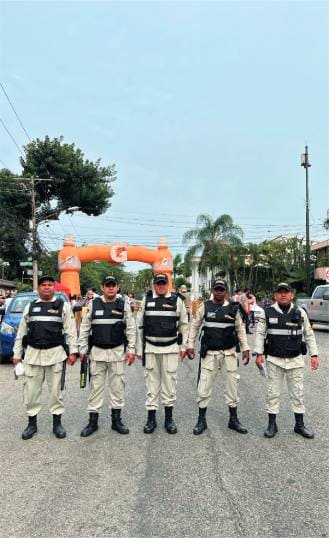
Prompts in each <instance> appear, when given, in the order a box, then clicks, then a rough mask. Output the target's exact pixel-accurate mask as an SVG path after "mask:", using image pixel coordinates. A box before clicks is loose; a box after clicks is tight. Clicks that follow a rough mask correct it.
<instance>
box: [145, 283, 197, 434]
mask: <svg viewBox="0 0 329 538" xmlns="http://www.w3.org/2000/svg"><path fill="white" fill-rule="evenodd" d="M153 286H154V291H151V290H150V291H149V292H148V293H147V294H146V297H145V298H144V299H143V302H142V306H141V309H140V311H139V312H138V315H137V327H138V338H137V341H138V344H137V355H138V356H139V357H141V355H142V353H143V351H142V348H143V341H144V343H145V354H144V356H145V373H144V376H145V383H146V390H147V396H146V404H145V405H146V409H147V411H148V414H147V422H146V424H145V426H144V433H153V431H154V430H155V428H156V426H157V422H156V411H157V409H158V408H159V398H160V396H161V401H162V404H163V405H164V407H165V428H166V430H167V432H168V433H170V434H175V433H177V426H176V423H175V421H174V419H173V414H172V413H173V406H174V404H175V402H176V383H177V368H178V359H179V356H181V359H182V360H183V358H184V356H185V346H186V340H187V332H188V319H187V313H186V309H185V306H184V302H183V301H182V299H181V298H180V297H178V296H177V295H176V294H174V293H171V292H170V291H169V283H168V277H167V275H166V274H163V273H158V274H156V275H154V278H153ZM178 333H180V334H181V342H180V343H178Z"/></svg>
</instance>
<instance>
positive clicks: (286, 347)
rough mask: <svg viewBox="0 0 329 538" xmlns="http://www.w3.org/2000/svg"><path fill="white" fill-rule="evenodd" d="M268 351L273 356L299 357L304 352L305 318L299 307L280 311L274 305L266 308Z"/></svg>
mask: <svg viewBox="0 0 329 538" xmlns="http://www.w3.org/2000/svg"><path fill="white" fill-rule="evenodd" d="M265 317H266V325H267V338H266V352H267V354H268V355H272V356H273V357H287V358H294V357H298V355H300V354H301V353H302V340H303V318H302V313H301V311H300V310H299V309H297V308H292V310H290V312H286V313H280V312H278V311H277V310H275V308H273V306H270V307H268V308H266V310H265Z"/></svg>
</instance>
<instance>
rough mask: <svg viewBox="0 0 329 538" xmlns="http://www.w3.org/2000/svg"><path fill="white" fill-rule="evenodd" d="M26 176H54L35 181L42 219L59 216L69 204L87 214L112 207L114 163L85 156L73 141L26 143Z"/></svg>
mask: <svg viewBox="0 0 329 538" xmlns="http://www.w3.org/2000/svg"><path fill="white" fill-rule="evenodd" d="M21 165H22V168H23V176H29V177H32V176H34V177H39V178H44V179H51V180H52V181H40V182H37V183H36V191H37V195H38V205H39V207H40V210H39V218H49V219H52V218H57V217H58V215H59V213H60V212H61V211H65V209H67V208H69V207H73V206H74V207H79V208H80V210H81V211H83V212H84V213H86V214H87V215H100V214H101V213H104V211H105V210H106V209H107V208H108V207H110V202H109V201H110V199H111V197H112V196H113V194H114V193H113V190H112V186H111V184H112V182H113V181H115V179H116V171H115V165H113V164H112V165H110V166H106V167H104V166H101V165H100V159H98V160H97V161H96V162H95V163H94V162H92V161H89V160H88V159H85V158H84V154H83V152H82V151H81V150H80V149H78V148H75V145H74V144H65V143H63V138H62V137H60V138H54V139H53V140H51V139H50V138H49V137H48V136H46V137H45V139H44V140H40V139H37V140H34V141H33V142H31V143H30V144H27V145H26V146H25V157H24V158H23V157H22V158H21Z"/></svg>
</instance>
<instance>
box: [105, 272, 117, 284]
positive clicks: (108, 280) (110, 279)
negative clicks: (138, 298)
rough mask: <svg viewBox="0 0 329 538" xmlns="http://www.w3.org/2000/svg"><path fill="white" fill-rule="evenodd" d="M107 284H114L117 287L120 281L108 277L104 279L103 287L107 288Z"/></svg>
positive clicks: (111, 276)
mask: <svg viewBox="0 0 329 538" xmlns="http://www.w3.org/2000/svg"><path fill="white" fill-rule="evenodd" d="M105 284H114V285H115V286H117V284H118V281H117V279H116V277H115V276H113V275H108V276H105V277H104V278H103V286H105Z"/></svg>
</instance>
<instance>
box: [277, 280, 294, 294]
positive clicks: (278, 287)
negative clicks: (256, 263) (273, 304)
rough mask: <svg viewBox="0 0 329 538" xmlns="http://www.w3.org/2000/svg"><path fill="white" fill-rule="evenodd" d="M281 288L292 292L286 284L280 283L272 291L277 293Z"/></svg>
mask: <svg viewBox="0 0 329 538" xmlns="http://www.w3.org/2000/svg"><path fill="white" fill-rule="evenodd" d="M282 288H283V289H284V290H287V291H292V287H291V286H290V284H287V282H280V283H279V284H278V285H277V286H275V288H274V291H275V292H277V291H279V290H280V289H282Z"/></svg>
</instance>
